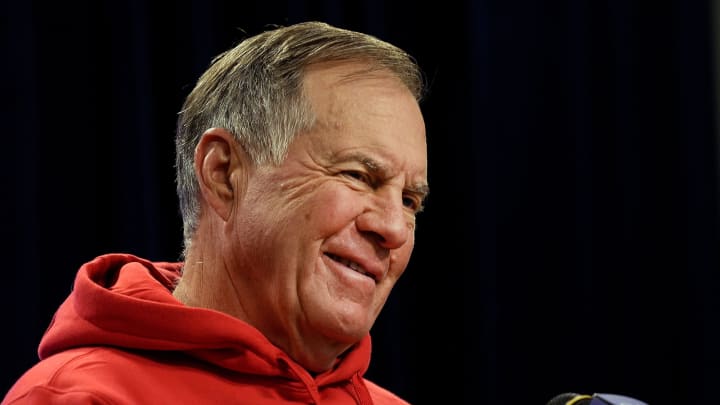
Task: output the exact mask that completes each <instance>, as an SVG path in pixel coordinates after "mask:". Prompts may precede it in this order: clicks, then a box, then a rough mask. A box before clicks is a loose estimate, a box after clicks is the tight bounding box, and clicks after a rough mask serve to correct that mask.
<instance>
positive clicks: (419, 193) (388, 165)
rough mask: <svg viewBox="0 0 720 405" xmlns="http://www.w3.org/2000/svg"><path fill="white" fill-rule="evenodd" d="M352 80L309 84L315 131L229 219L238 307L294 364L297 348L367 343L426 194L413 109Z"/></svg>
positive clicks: (403, 93) (404, 94)
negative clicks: (288, 355) (231, 227)
mask: <svg viewBox="0 0 720 405" xmlns="http://www.w3.org/2000/svg"><path fill="white" fill-rule="evenodd" d="M360 68H362V66H358V65H352V64H351V65H348V64H344V65H325V66H318V67H315V68H313V69H312V70H310V71H309V72H308V74H307V77H306V81H305V91H306V95H307V96H308V98H309V100H310V101H311V104H312V108H313V111H314V112H315V114H316V117H317V123H316V125H315V126H314V127H313V128H312V129H311V130H309V131H307V132H305V133H302V134H299V135H298V137H297V138H296V139H295V140H294V141H293V143H292V144H291V145H290V148H289V151H288V155H287V158H286V159H285V161H284V162H283V163H282V164H281V165H280V166H278V167H273V166H270V165H267V166H260V167H257V168H255V169H253V171H252V174H250V177H249V179H248V185H247V189H246V192H245V195H244V197H243V199H242V200H240V201H239V202H238V204H237V206H236V207H235V209H236V210H237V213H236V215H235V226H234V232H235V234H234V235H232V237H233V238H234V242H233V243H236V245H235V248H234V251H233V253H232V255H233V258H232V259H231V261H232V263H231V266H230V268H231V269H232V268H237V270H236V271H237V274H233V277H234V278H235V279H237V280H238V281H239V282H237V283H235V284H236V286H243V287H240V288H239V289H240V290H241V291H238V296H239V299H240V301H241V303H240V305H242V306H243V309H244V311H245V313H246V314H247V315H248V316H249V318H250V319H249V321H250V323H252V324H253V325H255V326H256V327H258V328H259V329H260V330H261V331H262V332H263V333H265V334H266V335H267V336H268V337H269V338H270V340H271V341H273V342H274V343H275V344H277V345H279V346H281V347H283V348H284V349H285V350H286V351H288V352H289V353H290V355H291V356H293V357H296V356H298V357H301V359H300V360H301V361H302V360H304V359H302V354H300V353H301V352H302V350H303V349H302V347H304V346H316V347H333V348H338V347H344V348H347V347H349V346H351V345H352V344H354V343H356V342H357V341H358V340H360V339H361V338H362V337H364V336H365V335H366V334H367V333H368V332H369V330H370V328H371V326H372V325H373V323H374V322H375V319H376V318H377V316H378V314H379V312H380V310H381V308H382V307H383V305H384V304H385V301H386V299H387V297H388V295H389V294H390V291H391V289H392V288H393V286H394V285H395V283H396V282H397V280H398V278H399V277H400V275H402V273H403V271H404V270H405V267H406V266H407V264H408V260H409V259H410V254H411V252H412V249H413V245H414V229H415V214H416V211H417V210H419V209H420V208H421V205H422V200H423V198H424V195H425V194H426V193H427V157H426V156H427V150H426V144H425V126H424V122H423V118H422V115H421V112H420V109H419V107H418V105H417V102H416V101H415V99H414V98H413V96H412V95H411V93H410V92H409V91H408V90H407V89H406V88H405V87H403V86H402V84H401V83H400V82H399V81H398V80H397V79H395V78H393V77H392V76H390V75H389V74H387V73H383V72H378V73H374V74H373V75H372V76H368V75H363V76H356V77H353V78H346V77H344V75H346V74H348V73H351V72H354V71H357V70H358V69H360ZM296 358H297V357H296ZM306 360H307V361H308V362H311V360H310V359H306ZM326 366H327V365H320V364H318V365H317V368H318V369H323V368H324V367H326ZM311 368H312V367H311Z"/></svg>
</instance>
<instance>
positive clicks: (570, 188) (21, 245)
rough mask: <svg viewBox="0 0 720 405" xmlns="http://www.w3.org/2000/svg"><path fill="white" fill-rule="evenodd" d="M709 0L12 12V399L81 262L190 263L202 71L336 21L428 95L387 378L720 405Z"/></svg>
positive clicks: (8, 33) (73, 7)
mask: <svg viewBox="0 0 720 405" xmlns="http://www.w3.org/2000/svg"><path fill="white" fill-rule="evenodd" d="M710 4H711V3H710V2H709V1H693V2H690V1H683V0H674V1H653V2H646V3H645V2H639V1H626V0H613V1H589V0H566V1H553V2H550V1H546V2H543V1H526V2H517V1H503V0H481V1H465V2H454V3H453V4H451V2H445V3H442V4H437V3H433V4H427V5H425V6H422V5H421V3H418V2H412V1H398V2H392V4H386V2H383V1H380V0H369V1H363V2H332V1H311V0H308V1H288V2H272V1H263V2H255V3H254V4H248V2H238V1H235V2H231V1H207V0H203V1H199V0H198V1H180V2H176V3H175V4H174V5H172V4H168V5H162V4H161V3H160V2H145V1H140V0H129V1H124V2H120V1H117V2H114V1H110V0H100V1H89V0H88V1H79V2H38V1H27V2H21V1H11V0H3V1H2V12H1V13H0V18H1V19H2V20H0V22H1V24H0V29H2V30H3V33H2V41H3V42H2V49H1V50H0V51H2V60H3V62H2V64H1V65H2V67H1V68H0V69H2V70H1V71H0V73H2V95H3V97H2V117H1V118H2V124H3V128H5V129H4V131H3V132H4V133H3V138H2V139H3V143H2V145H3V148H2V151H3V152H2V158H1V159H0V165H1V166H0V175H2V176H3V179H2V184H3V190H4V191H3V193H2V198H1V200H2V204H3V205H2V210H0V212H2V215H3V217H2V222H0V223H1V224H2V226H3V229H4V232H3V233H4V234H5V238H4V240H5V242H4V243H3V245H2V246H3V247H2V259H3V262H2V264H3V266H2V267H3V268H2V286H3V294H2V302H1V303H2V308H3V309H4V321H3V324H4V326H3V336H4V340H3V341H4V344H5V346H4V349H3V354H2V358H3V359H4V360H3V362H2V363H3V365H2V367H0V370H1V373H2V374H1V376H0V383H2V385H1V386H0V388H2V389H5V390H7V388H9V386H10V384H11V383H12V382H13V381H14V380H15V379H16V378H17V377H18V376H19V375H20V373H21V372H23V371H24V370H25V369H26V368H27V367H29V366H31V365H32V364H33V363H34V362H35V361H36V355H35V351H36V346H37V343H38V341H39V339H40V337H41V335H42V332H43V331H44V329H45V327H46V326H47V324H48V322H49V321H50V318H51V316H52V313H53V311H54V309H55V308H56V307H57V305H59V304H60V303H61V301H62V300H63V298H64V297H65V296H66V295H67V294H68V292H69V291H70V287H71V284H72V279H73V276H74V273H75V271H76V269H77V267H78V266H79V265H80V264H81V263H83V262H85V261H87V260H89V259H91V258H93V257H94V256H96V255H98V254H101V253H107V252H110V251H124V252H129V253H135V254H138V255H141V256H145V257H148V258H151V259H155V260H173V259H175V258H177V256H178V253H179V247H180V238H181V223H180V219H179V216H178V214H177V203H176V201H175V192H174V183H173V179H174V172H173V159H174V157H173V133H174V124H175V116H176V113H177V111H178V110H179V108H180V105H181V103H182V99H183V97H184V96H185V95H186V94H187V92H188V91H189V90H190V88H191V86H192V85H193V83H194V81H195V80H196V79H197V77H198V76H199V74H200V73H201V72H202V71H203V70H204V69H205V67H206V66H207V64H208V62H209V61H210V59H211V58H212V57H213V56H214V55H216V54H217V53H219V52H221V51H223V50H225V49H226V48H228V47H230V46H231V45H233V44H234V43H236V42H237V41H239V40H241V39H242V38H243V37H244V36H245V33H247V34H254V33H256V32H258V31H260V30H261V29H263V28H265V27H266V26H267V25H268V24H286V23H292V22H297V21H301V20H308V19H319V20H324V21H327V22H329V23H332V24H336V25H339V26H342V27H345V28H350V29H356V30H361V31H365V32H368V33H371V34H374V35H376V36H378V37H380V38H382V39H385V40H388V41H390V42H392V43H395V44H397V45H399V46H401V47H403V48H405V49H407V50H408V51H410V53H412V54H413V55H415V56H416V57H417V59H418V60H419V62H420V64H421V65H422V66H423V68H424V70H425V71H426V72H427V75H428V79H429V81H430V83H431V88H430V93H429V95H428V98H427V100H426V101H425V103H424V104H423V109H424V112H425V115H426V122H427V128H428V137H429V138H428V142H429V155H430V156H429V159H430V168H429V169H430V183H431V187H432V190H433V191H432V194H431V196H430V197H429V200H428V204H427V209H426V211H425V212H424V213H423V214H421V216H420V218H419V225H418V231H417V232H418V234H417V239H418V241H417V248H416V253H415V256H414V258H413V259H412V261H411V263H410V266H409V269H408V271H407V272H406V273H405V276H404V277H403V279H401V281H400V282H399V284H398V285H397V287H396V290H395V292H394V295H392V296H391V298H390V300H389V302H388V305H387V307H386V309H385V311H384V312H383V313H382V315H381V317H380V319H379V320H378V323H377V325H376V327H375V328H374V329H373V334H374V336H375V344H374V351H375V354H374V362H373V364H372V366H371V370H370V373H369V374H370V377H371V378H374V379H375V380H377V381H378V382H379V383H381V384H383V385H385V386H387V387H388V388H390V389H392V390H394V391H396V392H397V393H399V394H401V395H403V396H405V397H406V398H407V399H409V400H410V401H411V402H413V403H416V404H436V403H442V404H451V403H452V404H462V403H464V404H513V405H514V404H528V405H529V404H545V403H546V402H547V400H549V399H550V398H551V397H552V396H554V395H556V394H558V393H561V392H566V391H577V392H585V393H592V392H615V393H623V394H626V395H631V396H635V397H637V398H639V399H643V400H645V401H647V402H649V403H650V404H652V405H662V404H695V403H703V402H705V403H709V402H712V400H713V398H716V396H717V394H716V386H717V381H718V377H720V372H719V370H718V368H719V364H720V362H719V360H720V351H719V350H718V342H720V324H719V319H720V315H718V309H719V307H720V298H719V297H720V294H718V291H720V288H718V287H720V283H719V282H718V270H719V269H720V267H719V266H718V264H719V263H718V259H719V257H718V254H717V253H718V242H719V240H718V229H719V228H718V225H719V223H718V170H717V163H718V162H717V160H718V159H717V157H718V145H717V138H716V135H717V131H716V129H717V128H716V121H715V120H716V118H717V116H718V107H717V104H716V100H715V96H714V88H715V86H716V83H715V80H716V79H717V75H716V74H715V72H716V71H717V67H715V66H714V64H713V63H714V59H713V47H714V44H713V35H714V34H713V29H714V28H715V27H714V26H713V14H712V13H713V10H711V7H710ZM438 396H439V397H440V398H443V399H442V400H440V401H438V400H436V399H434V398H438Z"/></svg>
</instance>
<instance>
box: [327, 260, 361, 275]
mask: <svg viewBox="0 0 720 405" xmlns="http://www.w3.org/2000/svg"><path fill="white" fill-rule="evenodd" d="M331 256H332V258H333V259H335V260H336V261H338V262H340V263H342V264H344V265H345V266H347V267H350V268H351V269H353V270H355V271H357V272H358V273H360V274H362V275H366V276H369V274H368V272H367V271H365V269H363V268H362V267H360V265H359V264H357V263H355V262H353V261H350V260H348V259H345V258H343V257H339V256H335V255H331Z"/></svg>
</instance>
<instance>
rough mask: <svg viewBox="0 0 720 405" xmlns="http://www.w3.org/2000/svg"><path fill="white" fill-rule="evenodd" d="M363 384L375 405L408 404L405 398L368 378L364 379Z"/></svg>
mask: <svg viewBox="0 0 720 405" xmlns="http://www.w3.org/2000/svg"><path fill="white" fill-rule="evenodd" d="M365 385H366V386H367V389H368V391H369V392H370V396H371V397H372V399H373V403H374V404H375V405H410V403H409V402H407V401H406V400H404V399H402V398H400V397H399V396H397V395H396V394H394V393H393V392H391V391H389V390H387V389H385V388H383V387H381V386H379V385H377V384H375V383H374V382H372V381H370V380H367V379H366V380H365Z"/></svg>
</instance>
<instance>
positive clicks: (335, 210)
mask: <svg viewBox="0 0 720 405" xmlns="http://www.w3.org/2000/svg"><path fill="white" fill-rule="evenodd" d="M361 212H362V202H361V199H360V198H359V197H358V196H357V195H355V194H354V193H353V192H352V191H349V190H346V189H343V188H332V187H328V188H327V189H324V190H318V193H317V194H316V195H315V197H314V198H313V199H312V200H311V201H310V202H309V204H308V206H307V209H306V210H304V213H303V220H304V222H305V225H306V226H312V227H313V228H315V229H318V230H319V231H320V232H321V233H323V234H327V233H333V232H337V231H338V230H340V229H342V228H344V227H345V226H346V225H347V224H348V223H350V222H352V221H353V220H354V219H355V218H356V217H357V216H358V215H359V214H360V213H361Z"/></svg>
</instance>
